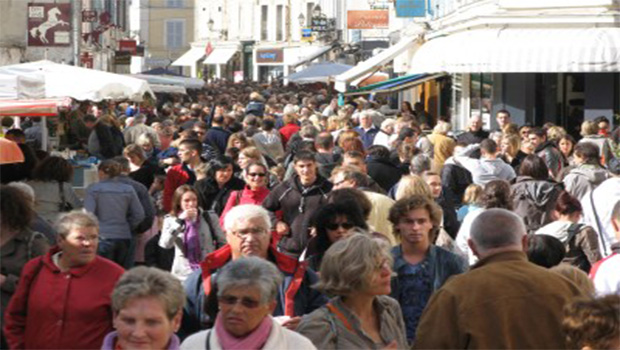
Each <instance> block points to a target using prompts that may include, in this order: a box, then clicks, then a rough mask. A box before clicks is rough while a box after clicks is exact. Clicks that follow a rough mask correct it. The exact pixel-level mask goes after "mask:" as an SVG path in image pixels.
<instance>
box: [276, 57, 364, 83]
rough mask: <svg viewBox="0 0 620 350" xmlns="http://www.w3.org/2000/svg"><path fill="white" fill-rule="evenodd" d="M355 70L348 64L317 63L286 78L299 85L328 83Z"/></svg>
mask: <svg viewBox="0 0 620 350" xmlns="http://www.w3.org/2000/svg"><path fill="white" fill-rule="evenodd" d="M351 68H353V66H349V65H346V64H340V63H331V62H322V63H316V64H313V65H311V66H309V67H308V68H306V69H304V70H301V71H299V72H296V73H293V74H291V75H289V76H287V77H286V79H288V80H289V81H290V82H292V83H297V84H306V83H319V82H320V83H328V82H330V81H333V79H334V77H335V76H337V75H338V74H342V73H343V72H346V71H348V70H349V69H351Z"/></svg>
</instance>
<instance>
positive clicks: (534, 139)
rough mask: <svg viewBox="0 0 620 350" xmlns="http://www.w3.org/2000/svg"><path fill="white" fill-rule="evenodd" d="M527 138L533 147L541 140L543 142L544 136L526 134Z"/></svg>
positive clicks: (539, 143)
mask: <svg viewBox="0 0 620 350" xmlns="http://www.w3.org/2000/svg"><path fill="white" fill-rule="evenodd" d="M527 139H528V140H529V141H530V143H531V144H532V147H534V148H536V147H538V146H539V145H541V144H542V143H543V142H545V139H544V138H542V137H541V136H538V135H535V134H529V135H527Z"/></svg>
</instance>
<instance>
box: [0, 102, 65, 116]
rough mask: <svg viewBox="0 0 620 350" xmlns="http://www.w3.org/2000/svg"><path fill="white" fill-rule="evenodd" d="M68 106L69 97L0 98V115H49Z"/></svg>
mask: <svg viewBox="0 0 620 350" xmlns="http://www.w3.org/2000/svg"><path fill="white" fill-rule="evenodd" d="M70 107H71V99H70V98H50V99H41V100H0V116H11V117H50V116H56V115H58V112H59V110H62V109H68V108H70Z"/></svg>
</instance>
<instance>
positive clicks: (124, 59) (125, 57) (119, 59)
mask: <svg viewBox="0 0 620 350" xmlns="http://www.w3.org/2000/svg"><path fill="white" fill-rule="evenodd" d="M114 64H116V65H123V64H124V65H129V64H131V52H127V51H114Z"/></svg>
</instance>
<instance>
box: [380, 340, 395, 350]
mask: <svg viewBox="0 0 620 350" xmlns="http://www.w3.org/2000/svg"><path fill="white" fill-rule="evenodd" d="M396 349H398V343H396V340H392V341H391V342H390V343H389V344H388V345H386V346H385V347H384V348H383V350H396Z"/></svg>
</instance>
